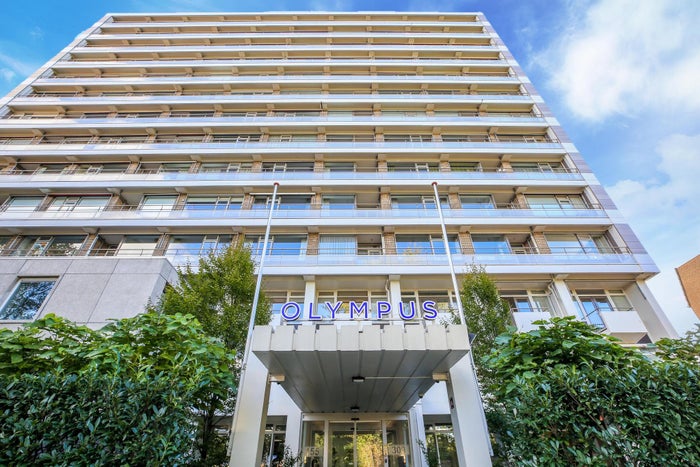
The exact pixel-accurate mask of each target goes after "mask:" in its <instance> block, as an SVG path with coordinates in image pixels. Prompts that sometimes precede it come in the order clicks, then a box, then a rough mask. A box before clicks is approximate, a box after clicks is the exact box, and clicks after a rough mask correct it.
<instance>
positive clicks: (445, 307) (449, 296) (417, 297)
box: [401, 290, 457, 313]
mask: <svg viewBox="0 0 700 467" xmlns="http://www.w3.org/2000/svg"><path fill="white" fill-rule="evenodd" d="M428 300H431V301H433V302H435V308H437V310H438V312H440V313H450V312H452V311H455V310H456V309H457V302H456V301H455V298H454V292H452V291H449V290H421V291H405V290H402V291H401V301H402V302H403V303H404V306H408V302H415V303H416V309H417V310H420V309H421V308H420V304H421V303H423V302H425V301H428Z"/></svg>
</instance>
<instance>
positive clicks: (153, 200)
mask: <svg viewBox="0 0 700 467" xmlns="http://www.w3.org/2000/svg"><path fill="white" fill-rule="evenodd" d="M176 201H177V196H176V195H147V196H144V197H143V201H142V202H141V210H142V211H171V210H172V209H173V207H174V206H175V202H176Z"/></svg>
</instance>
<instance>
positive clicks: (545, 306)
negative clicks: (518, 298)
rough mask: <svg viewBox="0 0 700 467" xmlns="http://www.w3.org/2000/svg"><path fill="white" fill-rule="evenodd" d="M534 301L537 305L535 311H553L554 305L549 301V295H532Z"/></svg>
mask: <svg viewBox="0 0 700 467" xmlns="http://www.w3.org/2000/svg"><path fill="white" fill-rule="evenodd" d="M532 302H533V303H534V305H535V311H539V312H547V313H550V312H551V311H552V306H551V305H550V303H549V297H546V296H539V295H538V296H534V297H532Z"/></svg>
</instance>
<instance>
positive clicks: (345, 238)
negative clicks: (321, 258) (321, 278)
mask: <svg viewBox="0 0 700 467" xmlns="http://www.w3.org/2000/svg"><path fill="white" fill-rule="evenodd" d="M356 253H357V238H356V237H355V236H354V235H321V236H320V239H319V246H318V254H319V255H354V254H356Z"/></svg>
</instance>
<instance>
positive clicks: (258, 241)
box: [245, 235, 306, 256]
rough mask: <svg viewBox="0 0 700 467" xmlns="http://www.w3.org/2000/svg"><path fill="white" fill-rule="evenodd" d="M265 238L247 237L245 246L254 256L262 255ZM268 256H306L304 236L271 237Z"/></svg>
mask: <svg viewBox="0 0 700 467" xmlns="http://www.w3.org/2000/svg"><path fill="white" fill-rule="evenodd" d="M264 241H265V238H264V237H262V236H259V237H258V236H247V237H246V238H245V245H246V246H247V247H248V248H250V251H251V253H252V254H253V255H255V256H260V255H262V250H263V244H264ZM267 248H268V254H270V255H275V256H284V255H287V256H299V255H304V254H306V235H273V236H270V238H269V240H268V246H267Z"/></svg>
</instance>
